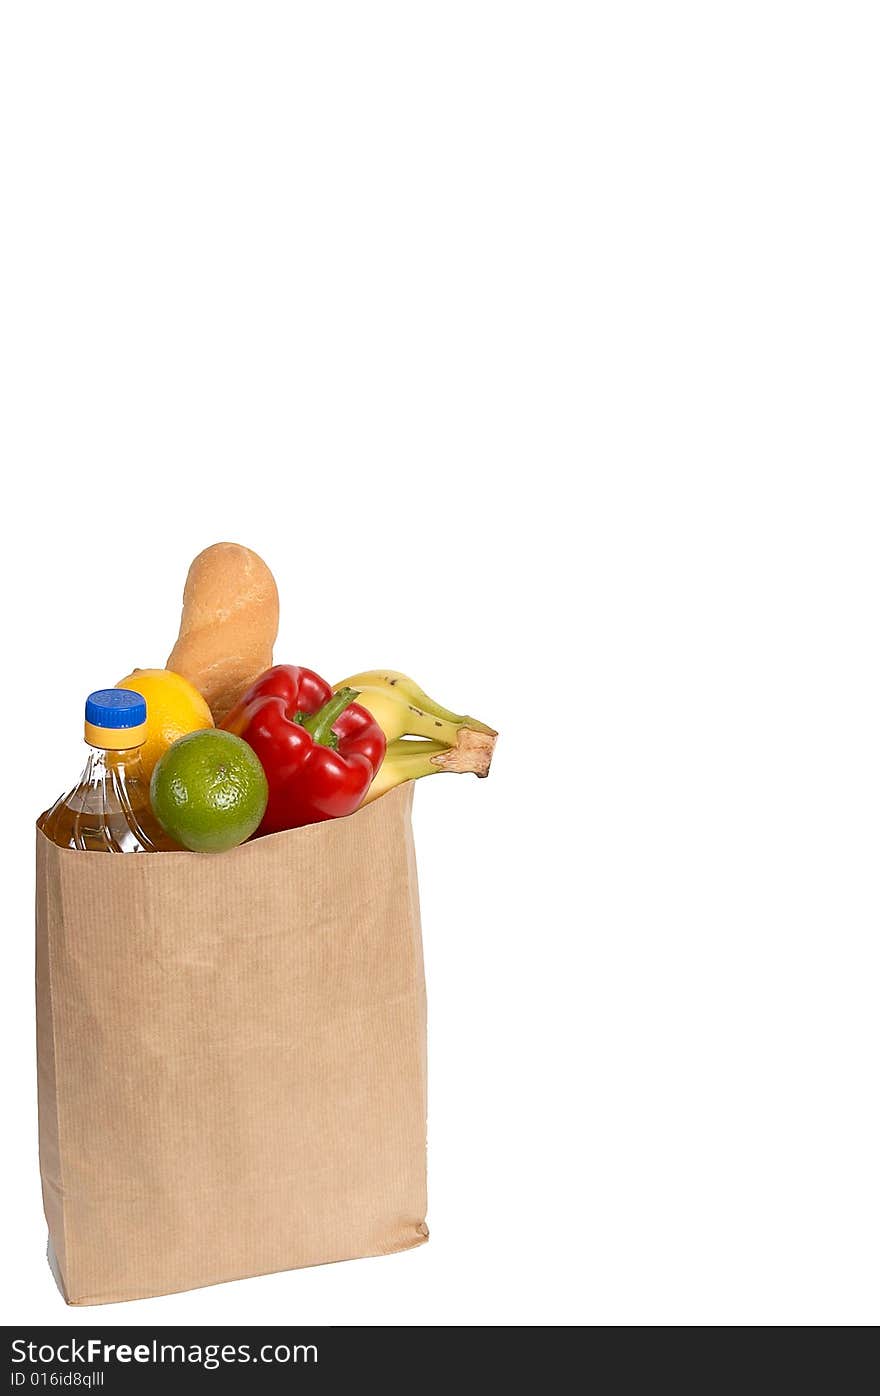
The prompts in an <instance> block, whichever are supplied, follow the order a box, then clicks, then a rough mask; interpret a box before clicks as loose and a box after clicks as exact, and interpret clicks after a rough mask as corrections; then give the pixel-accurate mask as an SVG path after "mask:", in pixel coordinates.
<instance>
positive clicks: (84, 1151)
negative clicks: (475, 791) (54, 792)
mask: <svg viewBox="0 0 880 1396" xmlns="http://www.w3.org/2000/svg"><path fill="white" fill-rule="evenodd" d="M412 790H413V787H412V783H410V784H408V785H405V786H401V787H399V788H398V789H396V790H393V791H391V792H390V793H389V794H387V795H385V796H383V797H382V798H381V799H380V800H377V801H375V802H374V803H373V804H371V805H368V806H367V807H366V808H365V809H363V810H360V811H358V813H357V814H354V815H352V816H350V817H349V818H348V819H338V820H333V821H330V822H327V823H324V824H314V825H311V826H310V827H308V828H305V829H297V830H293V831H291V832H289V833H283V834H273V835H270V836H269V837H268V838H263V839H257V840H255V841H254V842H253V843H248V844H244V845H243V846H242V847H241V848H237V849H234V850H233V851H232V852H230V853H225V854H219V855H209V854H195V853H156V854H142V855H139V854H128V855H125V854H122V855H115V856H114V855H110V856H107V855H100V856H99V855H98V854H97V853H81V852H74V851H71V850H68V849H59V848H56V847H55V846H54V845H53V844H51V843H49V842H48V840H47V839H46V838H45V837H44V836H43V835H42V834H41V833H39V832H38V834H37V1048H38V1074H39V1106H40V1108H39V1118H40V1168H41V1174H42V1181H43V1200H44V1206H45V1210H46V1218H47V1220H48V1223H49V1238H50V1256H53V1257H54V1268H55V1272H56V1278H57V1279H58V1282H59V1285H60V1287H61V1289H62V1292H63V1294H64V1297H65V1298H66V1299H67V1301H68V1302H69V1303H71V1304H102V1303H109V1302H111V1301H114V1300H122V1299H137V1298H141V1297H144V1296H147V1295H152V1294H166V1293H170V1292H173V1291H175V1290H182V1289H191V1288H194V1287H196V1286H198V1285H210V1284H217V1283H219V1282H220V1281H223V1280H232V1279H240V1278H243V1277H244V1276H247V1275H259V1274H265V1273H267V1272H269V1271H273V1270H286V1269H290V1268H293V1267H296V1266H302V1265H320V1264H323V1263H324V1262H325V1261H331V1260H347V1259H350V1258H353V1257H355V1256H369V1255H386V1254H388V1253H389V1252H391V1251H400V1250H406V1249H407V1248H409V1247H411V1246H418V1245H420V1244H421V1243H422V1242H423V1241H424V1240H425V1239H426V1238H427V1235H428V1231H427V1227H426V1226H425V1210H426V1191H425V1113H426V1112H425V986H424V972H423V966H422V946H421V931H420V925H419V904H418V889H417V884H416V868H415V856H414V849H413V840H412V826H411V822H410V811H411V806H412Z"/></svg>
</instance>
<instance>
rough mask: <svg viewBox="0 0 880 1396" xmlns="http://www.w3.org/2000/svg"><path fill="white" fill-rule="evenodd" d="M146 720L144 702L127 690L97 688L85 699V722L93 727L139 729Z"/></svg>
mask: <svg viewBox="0 0 880 1396" xmlns="http://www.w3.org/2000/svg"><path fill="white" fill-rule="evenodd" d="M146 720H147V705H146V702H145V701H144V699H143V698H142V697H141V695H140V694H139V693H132V692H131V691H130V690H129V689H127V688H99V689H98V690H97V692H96V693H90V694H89V696H88V698H87V699H86V722H90V723H91V724H92V726H93V727H116V728H123V727H140V725H141V723H142V722H146Z"/></svg>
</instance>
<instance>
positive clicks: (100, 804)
mask: <svg viewBox="0 0 880 1396" xmlns="http://www.w3.org/2000/svg"><path fill="white" fill-rule="evenodd" d="M146 721H147V705H146V703H145V701H144V699H143V698H142V697H141V695H140V694H139V693H132V692H129V691H128V690H127V689H123V688H104V689H99V690H98V692H97V693H92V694H90V695H89V697H88V698H87V699H86V725H85V738H86V741H87V742H88V745H89V748H90V750H89V756H88V760H87V761H86V766H85V770H84V771H83V773H82V776H81V777H80V780H79V783H78V784H77V785H75V786H74V788H73V789H72V790H71V791H69V792H68V794H66V795H62V796H61V797H60V799H58V800H56V801H55V804H54V805H53V806H52V808H51V809H49V810H47V811H46V813H45V814H43V815H41V816H40V818H39V820H38V821H37V826H38V828H40V829H42V831H43V833H44V834H45V835H46V837H47V838H48V839H51V840H52V842H53V843H57V844H58V845H59V846H60V847H61V848H77V849H83V850H85V851H87V852H98V853H162V852H172V851H179V845H178V844H176V843H174V842H173V840H172V839H170V838H169V837H168V835H167V834H166V833H165V831H164V830H163V829H162V827H161V825H160V824H159V823H158V821H157V819H156V817H155V815H154V814H153V811H152V809H151V808H150V784H149V781H148V780H147V777H146V774H145V772H144V768H143V764H142V762H141V757H140V748H141V746H142V745H143V742H144V739H145V738H146Z"/></svg>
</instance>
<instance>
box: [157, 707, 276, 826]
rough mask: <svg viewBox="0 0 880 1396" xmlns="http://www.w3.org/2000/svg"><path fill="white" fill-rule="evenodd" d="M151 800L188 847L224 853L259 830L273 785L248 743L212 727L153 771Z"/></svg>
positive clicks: (182, 743)
mask: <svg viewBox="0 0 880 1396" xmlns="http://www.w3.org/2000/svg"><path fill="white" fill-rule="evenodd" d="M150 798H151V800H152V802H153V813H154V814H155V816H156V818H157V819H158V821H159V823H160V824H161V825H162V828H163V829H164V830H165V832H166V833H168V834H170V835H171V837H172V838H173V839H176V840H177V842H178V843H180V844H183V846H184V848H191V849H192V850H193V852H194V853H222V852H224V850H225V849H227V848H235V846H236V844H239V843H244V841H245V839H249V838H250V836H251V834H252V833H253V832H254V830H255V829H256V828H257V827H258V826H259V823H260V820H261V819H262V818H263V815H264V814H265V812H266V801H267V800H268V798H269V787H268V785H267V784H266V774H265V772H264V770H263V767H262V766H261V764H260V758H259V757H258V756H257V754H256V752H255V751H252V750H251V748H250V747H249V746H248V744H247V742H243V741H242V739H241V737H236V736H233V734H232V733H231V732H222V731H219V730H218V729H216V728H208V729H207V730H206V731H204V732H189V733H188V734H187V735H186V736H185V737H181V738H180V740H179V741H176V742H175V743H174V745H173V746H170V747H169V748H168V750H167V751H166V752H165V755H164V756H163V757H162V758H161V759H160V760H159V762H158V763H157V765H156V768H155V770H154V771H153V778H152V780H151V781H150Z"/></svg>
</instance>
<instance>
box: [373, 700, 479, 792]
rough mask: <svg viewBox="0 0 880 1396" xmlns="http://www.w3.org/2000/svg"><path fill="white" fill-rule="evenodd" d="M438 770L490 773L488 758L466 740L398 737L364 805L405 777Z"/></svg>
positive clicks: (431, 773)
mask: <svg viewBox="0 0 880 1396" xmlns="http://www.w3.org/2000/svg"><path fill="white" fill-rule="evenodd" d="M358 701H359V702H360V699H358ZM490 759H491V758H490ZM441 771H456V772H465V771H472V772H473V773H474V775H477V776H485V775H488V773H489V760H488V759H485V758H484V753H483V752H480V751H477V752H474V751H473V750H472V749H471V748H469V746H468V743H467V742H466V741H465V743H464V745H463V746H455V747H448V746H444V744H443V743H442V742H435V741H419V740H415V741H407V740H406V738H398V739H397V740H396V741H393V742H389V743H388V749H387V751H386V752H385V760H384V761H383V762H382V765H381V766H380V767H379V771H378V773H377V775H376V777H375V779H374V780H373V783H372V785H371V786H370V788H369V790H368V791H367V793H366V795H365V796H364V799H363V804H365V805H369V804H370V803H371V802H372V801H373V800H378V798H379V796H380V795H385V794H386V793H387V792H388V791H389V790H393V789H394V787H395V785H402V784H403V782H404V781H406V780H420V779H421V777H422V776H431V775H437V774H438V773H439V772H441Z"/></svg>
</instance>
